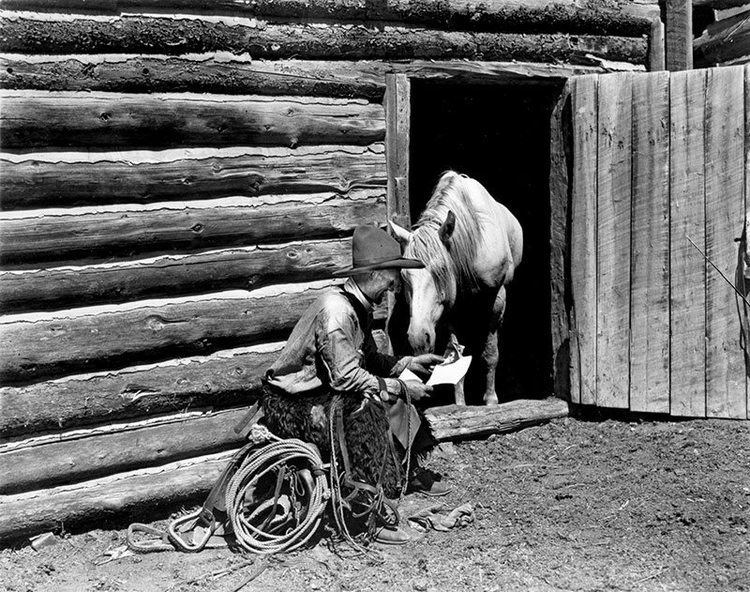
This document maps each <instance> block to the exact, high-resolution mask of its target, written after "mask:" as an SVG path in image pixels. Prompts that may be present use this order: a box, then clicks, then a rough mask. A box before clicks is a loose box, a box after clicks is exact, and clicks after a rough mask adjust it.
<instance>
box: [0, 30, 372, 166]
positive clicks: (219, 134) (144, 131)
mask: <svg viewBox="0 0 750 592" xmlns="http://www.w3.org/2000/svg"><path fill="white" fill-rule="evenodd" d="M0 20H2V19H0ZM0 101H2V104H3V110H2V112H0V134H1V135H0V146H2V148H3V149H6V150H25V151H29V150H32V149H35V148H36V149H45V150H52V149H55V148H66V149H69V148H103V149H109V150H111V149H113V148H121V149H137V148H148V149H154V148H174V147H176V146H179V147H182V146H201V147H204V146H237V145H241V146H253V145H256V146H289V147H292V148H293V147H295V146H298V145H305V144H307V145H310V144H371V143H373V142H379V141H382V140H383V139H384V137H385V123H384V120H385V113H384V111H383V107H382V105H375V104H370V103H368V102H366V101H364V100H361V99H331V98H322V97H274V98H270V97H260V96H242V97H239V96H236V95H198V94H187V93H183V94H154V95H143V94H118V93H88V92H58V91H54V92H41V91H33V90H5V91H2V93H0Z"/></svg>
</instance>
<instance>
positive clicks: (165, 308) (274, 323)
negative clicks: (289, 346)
mask: <svg viewBox="0 0 750 592" xmlns="http://www.w3.org/2000/svg"><path fill="white" fill-rule="evenodd" d="M331 285H332V283H331V282H330V281H329V280H325V281H322V282H314V283H311V284H291V285H284V286H269V287H268V288H261V289H260V290H255V291H253V292H247V291H242V290H235V291H231V292H220V293H218V294H206V295H202V296H194V297H187V298H174V299H165V300H143V301H138V302H133V303H128V304H120V305H108V306H92V307H83V308H76V309H72V310H68V311H58V312H51V313H29V314H19V315H7V316H4V317H0V334H2V335H3V341H4V342H5V343H6V345H7V347H5V349H4V350H3V355H2V357H0V376H2V379H3V380H4V381H5V383H6V384H7V383H9V382H18V381H36V380H40V379H43V378H45V377H54V376H62V375H64V374H70V373H74V372H82V371H86V370H89V371H90V370H96V369H115V368H117V367H118V366H119V367H123V366H125V365H128V364H138V363H147V362H150V361H158V360H159V359H162V360H164V359H169V358H172V357H175V356H179V355H194V354H199V353H210V352H211V351H216V350H218V349H222V348H227V347H238V346H241V345H249V344H251V343H252V342H253V341H255V342H258V341H260V340H261V339H266V340H267V339H268V337H273V336H283V337H286V333H287V332H288V331H289V330H290V329H291V328H292V326H293V325H294V323H296V321H297V319H298V318H299V317H300V315H301V314H302V312H303V311H304V310H305V308H306V307H307V306H308V305H309V304H310V303H311V302H312V301H313V300H315V299H316V298H317V297H318V296H319V295H320V294H321V293H323V291H324V290H326V289H327V288H328V287H329V286H331Z"/></svg>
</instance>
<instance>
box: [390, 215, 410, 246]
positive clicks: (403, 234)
mask: <svg viewBox="0 0 750 592" xmlns="http://www.w3.org/2000/svg"><path fill="white" fill-rule="evenodd" d="M388 225H389V226H390V227H391V233H392V234H393V237H394V238H395V239H396V240H397V241H398V242H400V243H401V245H402V246H403V245H405V244H406V243H408V242H409V239H410V238H411V232H409V231H408V230H406V228H404V227H403V226H399V225H398V224H396V223H395V222H393V221H392V220H388Z"/></svg>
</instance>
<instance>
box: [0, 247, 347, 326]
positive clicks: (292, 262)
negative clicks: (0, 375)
mask: <svg viewBox="0 0 750 592" xmlns="http://www.w3.org/2000/svg"><path fill="white" fill-rule="evenodd" d="M350 263H351V245H350V240H349V239H348V238H347V239H341V240H323V241H306V242H298V243H287V244H281V245H259V246H255V247H238V248H232V249H221V250H215V251H204V252H198V253H188V254H184V255H162V256H157V257H152V258H149V259H136V260H128V261H120V262H117V263H100V264H98V265H72V266H67V267H51V268H43V269H28V270H20V271H2V270H0V312H2V313H5V314H7V313H18V312H28V311H43V310H55V309H58V310H59V309H62V308H66V307H70V306H89V305H92V304H116V303H120V302H129V301H133V300H143V299H146V298H158V297H167V296H170V297H174V296H185V295H191V294H202V293H207V292H219V291H222V290H232V289H244V290H255V289H257V288H261V287H263V286H266V285H269V284H280V283H284V282H307V281H314V280H320V279H323V278H327V277H331V274H332V273H333V272H334V271H337V270H340V269H343V268H344V267H346V266H347V265H349V264H350Z"/></svg>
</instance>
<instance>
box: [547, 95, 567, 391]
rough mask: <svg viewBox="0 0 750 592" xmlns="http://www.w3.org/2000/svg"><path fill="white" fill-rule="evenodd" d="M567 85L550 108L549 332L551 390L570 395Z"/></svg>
mask: <svg viewBox="0 0 750 592" xmlns="http://www.w3.org/2000/svg"><path fill="white" fill-rule="evenodd" d="M570 85H571V83H570V82H568V83H566V84H565V87H564V88H563V91H562V93H561V94H560V97H559V99H558V100H557V103H556V105H555V108H554V110H553V111H552V117H551V122H550V172H549V200H550V203H549V206H550V261H549V271H550V313H551V314H550V322H551V325H552V326H551V327H550V330H551V331H550V334H551V336H552V362H553V363H552V368H553V373H554V374H553V376H554V393H555V395H556V396H557V397H560V398H562V399H569V398H570V375H569V372H570V327H569V325H568V311H567V309H566V302H567V301H568V298H569V295H568V294H566V291H567V289H568V288H567V286H568V285H569V270H570V252H569V251H568V236H569V234H568V233H569V230H570V229H569V227H568V224H569V222H568V207H569V204H568V199H569V197H570V179H569V172H568V167H569V164H570V163H569V158H570V156H571V155H570V135H571V104H570Z"/></svg>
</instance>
